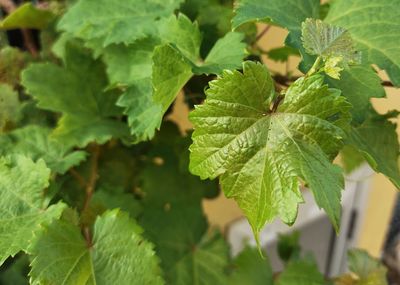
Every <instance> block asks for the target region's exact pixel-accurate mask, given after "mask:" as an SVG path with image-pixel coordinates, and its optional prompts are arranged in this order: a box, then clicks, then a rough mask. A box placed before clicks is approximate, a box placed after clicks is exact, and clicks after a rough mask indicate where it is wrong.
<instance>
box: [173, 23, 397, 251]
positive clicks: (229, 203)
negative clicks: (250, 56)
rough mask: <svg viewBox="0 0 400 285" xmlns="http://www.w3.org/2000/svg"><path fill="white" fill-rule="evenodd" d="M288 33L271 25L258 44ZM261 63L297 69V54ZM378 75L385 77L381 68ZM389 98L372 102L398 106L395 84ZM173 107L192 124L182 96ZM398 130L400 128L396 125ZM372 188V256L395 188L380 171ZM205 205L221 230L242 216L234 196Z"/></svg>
mask: <svg viewBox="0 0 400 285" xmlns="http://www.w3.org/2000/svg"><path fill="white" fill-rule="evenodd" d="M264 27H265V25H260V26H259V30H262V29H263V28H264ZM286 36H287V32H286V30H284V29H281V28H277V27H271V28H270V29H269V31H268V32H267V33H266V34H265V36H264V37H263V38H262V39H261V40H260V41H259V45H260V46H261V47H262V48H263V49H264V50H269V49H271V48H275V47H281V46H282V45H283V43H284V40H285V38H286ZM263 60H264V63H265V64H266V65H267V66H268V68H269V69H270V70H272V71H278V72H280V73H285V71H286V69H288V70H290V71H293V72H294V74H296V73H298V72H296V69H297V65H298V63H299V59H298V58H296V57H293V58H290V60H289V64H286V63H276V62H273V61H271V60H268V59H266V58H263ZM381 76H382V78H383V79H386V77H385V74H384V73H383V72H382V73H381ZM387 94H388V98H387V99H386V98H385V99H374V100H373V104H374V106H375V107H376V109H377V111H378V112H380V113H385V112H386V111H388V110H392V109H398V110H400V90H399V89H394V88H388V89H387ZM178 100H179V101H180V102H178V104H177V106H176V110H175V112H174V113H173V115H172V116H171V119H172V120H174V121H176V122H179V124H180V125H181V128H182V131H184V130H186V129H190V128H191V124H190V122H189V120H188V119H187V114H188V109H187V107H185V106H184V105H183V100H182V96H180V97H179V99H178ZM398 133H399V134H400V128H398ZM371 188H372V189H371V192H370V195H369V199H368V206H367V212H366V215H365V218H364V221H363V223H362V228H361V236H360V239H359V242H358V247H361V248H364V249H366V250H368V251H369V252H370V254H372V255H374V256H379V254H380V250H381V247H382V244H383V242H384V239H385V235H386V231H387V226H388V223H389V220H390V218H391V212H392V208H393V204H394V202H395V195H396V192H397V190H396V189H395V187H394V186H393V185H392V184H391V183H390V182H389V181H388V179H386V178H385V177H384V176H383V175H375V176H374V178H373V180H372V186H371ZM204 209H205V211H206V214H207V216H208V219H209V221H210V223H211V225H212V226H216V227H219V228H221V229H222V230H224V229H225V228H226V226H227V225H228V224H229V223H230V222H232V221H234V220H236V219H238V218H240V217H242V213H241V211H240V209H239V208H238V207H237V205H236V203H235V202H234V201H233V200H228V199H226V198H225V197H224V196H223V195H220V197H218V198H217V199H214V200H210V201H205V202H204Z"/></svg>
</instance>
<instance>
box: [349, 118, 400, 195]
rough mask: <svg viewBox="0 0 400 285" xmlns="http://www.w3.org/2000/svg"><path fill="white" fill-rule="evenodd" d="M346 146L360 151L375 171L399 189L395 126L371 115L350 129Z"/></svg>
mask: <svg viewBox="0 0 400 285" xmlns="http://www.w3.org/2000/svg"><path fill="white" fill-rule="evenodd" d="M347 144H349V145H351V146H353V147H355V148H356V149H357V150H358V151H360V152H361V154H362V155H363V156H364V158H365V160H367V162H368V163H369V164H370V165H371V167H372V168H373V169H374V170H375V171H377V172H381V173H383V174H384V175H386V176H387V177H388V178H389V179H390V181H392V183H393V184H394V185H395V186H396V187H397V188H398V189H400V170H399V166H398V157H399V149H400V146H399V142H398V137H397V133H396V124H394V123H392V122H390V121H389V120H387V119H386V118H385V117H380V116H379V115H373V116H372V117H371V118H369V119H368V120H366V121H365V122H364V123H363V124H361V125H360V126H358V127H353V128H352V130H351V131H350V133H349V136H348V142H347Z"/></svg>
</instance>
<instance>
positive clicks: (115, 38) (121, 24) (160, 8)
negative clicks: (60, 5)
mask: <svg viewBox="0 0 400 285" xmlns="http://www.w3.org/2000/svg"><path fill="white" fill-rule="evenodd" d="M181 2H182V0H148V1H142V0H126V1H123V2H120V1H114V2H113V1H111V2H110V1H108V0H80V1H78V2H77V3H76V4H75V5H74V6H72V7H71V8H70V9H69V10H68V12H67V13H66V14H65V15H64V17H63V18H62V19H61V20H60V22H59V25H58V27H59V28H60V29H61V30H63V31H66V32H68V33H71V34H73V35H74V36H75V37H78V38H82V39H84V40H89V41H92V40H94V41H96V43H97V44H100V45H101V46H103V47H105V46H108V45H110V44H113V43H117V44H118V43H124V44H131V43H134V42H135V41H136V40H138V39H142V38H146V37H147V36H151V35H156V34H157V22H158V21H159V18H163V17H169V16H170V15H172V13H173V12H174V10H175V9H177V8H178V7H179V4H180V3H181Z"/></svg>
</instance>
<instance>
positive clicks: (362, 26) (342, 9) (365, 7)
mask: <svg viewBox="0 0 400 285" xmlns="http://www.w3.org/2000/svg"><path fill="white" fill-rule="evenodd" d="M325 21H326V22H328V23H331V24H334V25H337V26H339V27H343V28H345V29H347V30H348V31H349V32H350V34H351V36H352V38H353V40H354V41H355V43H356V48H357V49H358V50H360V51H361V53H362V57H363V61H365V62H368V63H370V64H377V65H378V66H379V67H380V68H382V69H384V70H386V72H387V73H388V75H389V77H390V79H391V80H392V82H393V83H394V84H395V85H397V86H399V85H400V37H399V36H398V31H399V29H400V9H399V2H398V1H397V0H380V1H377V2H376V3H371V1H365V0H354V1H348V0H337V1H333V2H332V3H331V6H330V9H329V13H328V15H327V17H326V19H325Z"/></svg>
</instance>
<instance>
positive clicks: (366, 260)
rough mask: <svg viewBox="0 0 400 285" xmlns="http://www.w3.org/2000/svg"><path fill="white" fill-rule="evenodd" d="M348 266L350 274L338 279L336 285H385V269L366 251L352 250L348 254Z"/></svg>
mask: <svg viewBox="0 0 400 285" xmlns="http://www.w3.org/2000/svg"><path fill="white" fill-rule="evenodd" d="M348 264H349V269H350V271H351V272H352V274H346V275H344V276H341V277H339V278H338V279H337V280H336V281H335V284H336V285H342V284H343V285H372V284H374V285H387V284H388V283H387V278H386V273H387V269H386V268H385V267H384V266H383V265H382V264H381V263H380V262H379V260H377V259H375V258H373V257H371V256H370V255H369V254H368V253H367V252H366V251H364V250H360V249H352V250H350V251H349V252H348Z"/></svg>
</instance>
